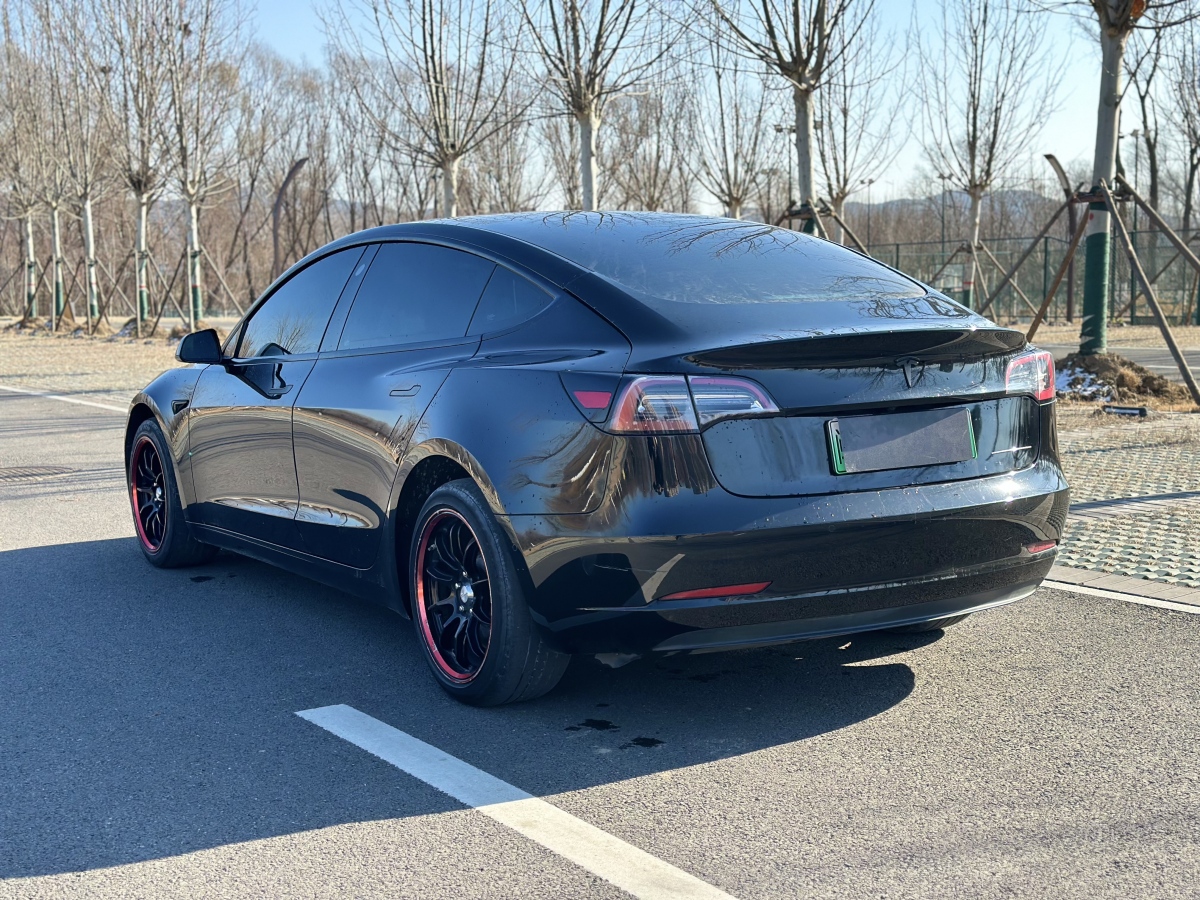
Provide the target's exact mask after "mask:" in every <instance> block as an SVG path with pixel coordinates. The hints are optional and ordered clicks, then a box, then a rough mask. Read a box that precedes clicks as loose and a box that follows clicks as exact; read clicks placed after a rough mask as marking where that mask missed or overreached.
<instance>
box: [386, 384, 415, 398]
mask: <svg viewBox="0 0 1200 900" xmlns="http://www.w3.org/2000/svg"><path fill="white" fill-rule="evenodd" d="M420 390H421V386H420V385H419V384H410V385H409V386H408V387H400V388H394V389H392V390H391V391H388V396H389V397H415V396H416V395H417V392H418V391H420Z"/></svg>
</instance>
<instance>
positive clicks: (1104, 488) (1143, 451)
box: [1058, 407, 1200, 588]
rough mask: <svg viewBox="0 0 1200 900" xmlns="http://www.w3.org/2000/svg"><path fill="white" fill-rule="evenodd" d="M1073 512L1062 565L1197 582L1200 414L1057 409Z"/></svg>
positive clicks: (1061, 555) (1199, 578)
mask: <svg viewBox="0 0 1200 900" xmlns="http://www.w3.org/2000/svg"><path fill="white" fill-rule="evenodd" d="M1059 421H1060V426H1059V428H1060V430H1059V444H1060V448H1061V450H1062V457H1063V465H1064V467H1065V468H1066V470H1067V477H1068V479H1069V480H1070V482H1071V501H1072V503H1071V514H1070V516H1068V518H1067V527H1066V533H1065V535H1064V538H1063V544H1062V546H1061V548H1060V550H1059V556H1058V562H1059V565H1062V566H1069V567H1072V568H1075V569H1084V570H1091V571H1096V572H1107V573H1111V574H1114V575H1127V576H1134V577H1137V578H1143V579H1149V580H1151V581H1155V582H1162V583H1166V584H1173V585H1180V586H1183V587H1189V588H1200V416H1195V415H1187V414H1183V413H1161V414H1159V415H1154V416H1152V417H1151V418H1149V419H1145V420H1136V419H1110V418H1107V417H1104V418H1098V417H1095V416H1093V415H1092V414H1091V413H1090V411H1086V410H1079V409H1071V408H1069V407H1065V408H1063V409H1061V410H1060V417H1059Z"/></svg>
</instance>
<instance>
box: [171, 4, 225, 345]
mask: <svg viewBox="0 0 1200 900" xmlns="http://www.w3.org/2000/svg"><path fill="white" fill-rule="evenodd" d="M234 3H235V0H174V2H172V3H171V4H170V6H169V8H168V9H167V10H165V11H164V13H165V14H164V15H163V18H162V19H161V20H158V21H156V22H155V23H154V24H155V25H157V26H158V34H157V39H158V40H159V41H161V42H162V44H163V50H164V52H165V55H166V75H167V90H168V96H169V99H170V114H169V116H170V126H169V128H170V144H171V153H172V163H173V166H174V169H175V180H176V184H177V187H178V190H179V193H180V196H181V197H182V198H183V201H184V203H185V204H186V206H187V211H188V222H187V235H188V239H187V253H188V262H187V287H188V298H189V302H190V309H189V318H190V320H191V321H190V324H191V327H193V328H194V327H195V325H196V323H197V322H198V321H199V320H200V319H201V318H203V316H204V283H203V278H202V267H201V256H202V254H203V246H202V245H201V243H200V208H201V206H203V204H204V202H205V201H206V200H207V199H208V197H209V196H210V195H211V194H212V193H213V192H214V191H217V190H219V189H220V188H221V187H223V186H224V184H223V181H222V178H223V174H224V169H225V167H226V165H227V163H228V159H227V154H228V149H229V148H228V146H227V143H226V141H225V138H226V130H227V127H228V126H227V123H228V121H229V119H230V114H231V112H232V109H233V106H234V101H235V98H236V95H237V87H238V84H237V75H236V66H237V63H238V62H239V61H240V55H241V54H240V51H241V47H240V45H239V39H240V35H241V24H242V23H241V20H240V10H239V9H238V8H237V7H236V6H235V5H234Z"/></svg>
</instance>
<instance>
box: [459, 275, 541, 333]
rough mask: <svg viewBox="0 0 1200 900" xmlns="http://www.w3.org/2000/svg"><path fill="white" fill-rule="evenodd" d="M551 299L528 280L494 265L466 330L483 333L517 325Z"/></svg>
mask: <svg viewBox="0 0 1200 900" xmlns="http://www.w3.org/2000/svg"><path fill="white" fill-rule="evenodd" d="M553 299H554V298H553V297H552V296H551V295H550V294H547V293H546V292H545V291H543V290H542V289H541V288H540V287H538V286H537V285H536V284H534V283H533V282H532V281H529V280H528V279H525V278H522V277H521V276H520V275H517V274H516V273H515V272H510V271H509V270H508V269H506V268H504V267H503V266H496V271H495V272H493V273H492V279H491V281H489V282H488V285H487V288H486V289H485V290H484V292H483V297H481V298H480V300H479V308H478V309H476V310H475V317H474V318H473V319H471V327H470V329H468V332H467V333H468V334H486V333H487V332H489V331H499V330H500V329H502V328H511V327H512V326H513V325H519V324H520V323H522V322H524V321H525V320H526V319H530V318H532V317H533V316H535V315H537V314H538V313H539V312H541V311H542V310H543V309H545V308H546V307H547V306H549V305H550V301H551V300H553Z"/></svg>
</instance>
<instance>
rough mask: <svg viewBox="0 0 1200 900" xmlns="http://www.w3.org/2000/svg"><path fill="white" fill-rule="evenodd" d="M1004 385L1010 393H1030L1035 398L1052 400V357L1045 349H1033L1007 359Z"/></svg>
mask: <svg viewBox="0 0 1200 900" xmlns="http://www.w3.org/2000/svg"><path fill="white" fill-rule="evenodd" d="M1004 386H1005V390H1006V391H1007V392H1008V393H1010V394H1032V395H1033V397H1034V399H1035V400H1041V401H1045V400H1053V399H1054V357H1053V356H1052V355H1051V354H1050V353H1047V352H1046V351H1045V350H1033V351H1031V352H1029V353H1023V354H1021V355H1020V356H1018V357H1016V358H1015V359H1012V360H1009V363H1008V371H1007V372H1006V373H1005V375H1004Z"/></svg>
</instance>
